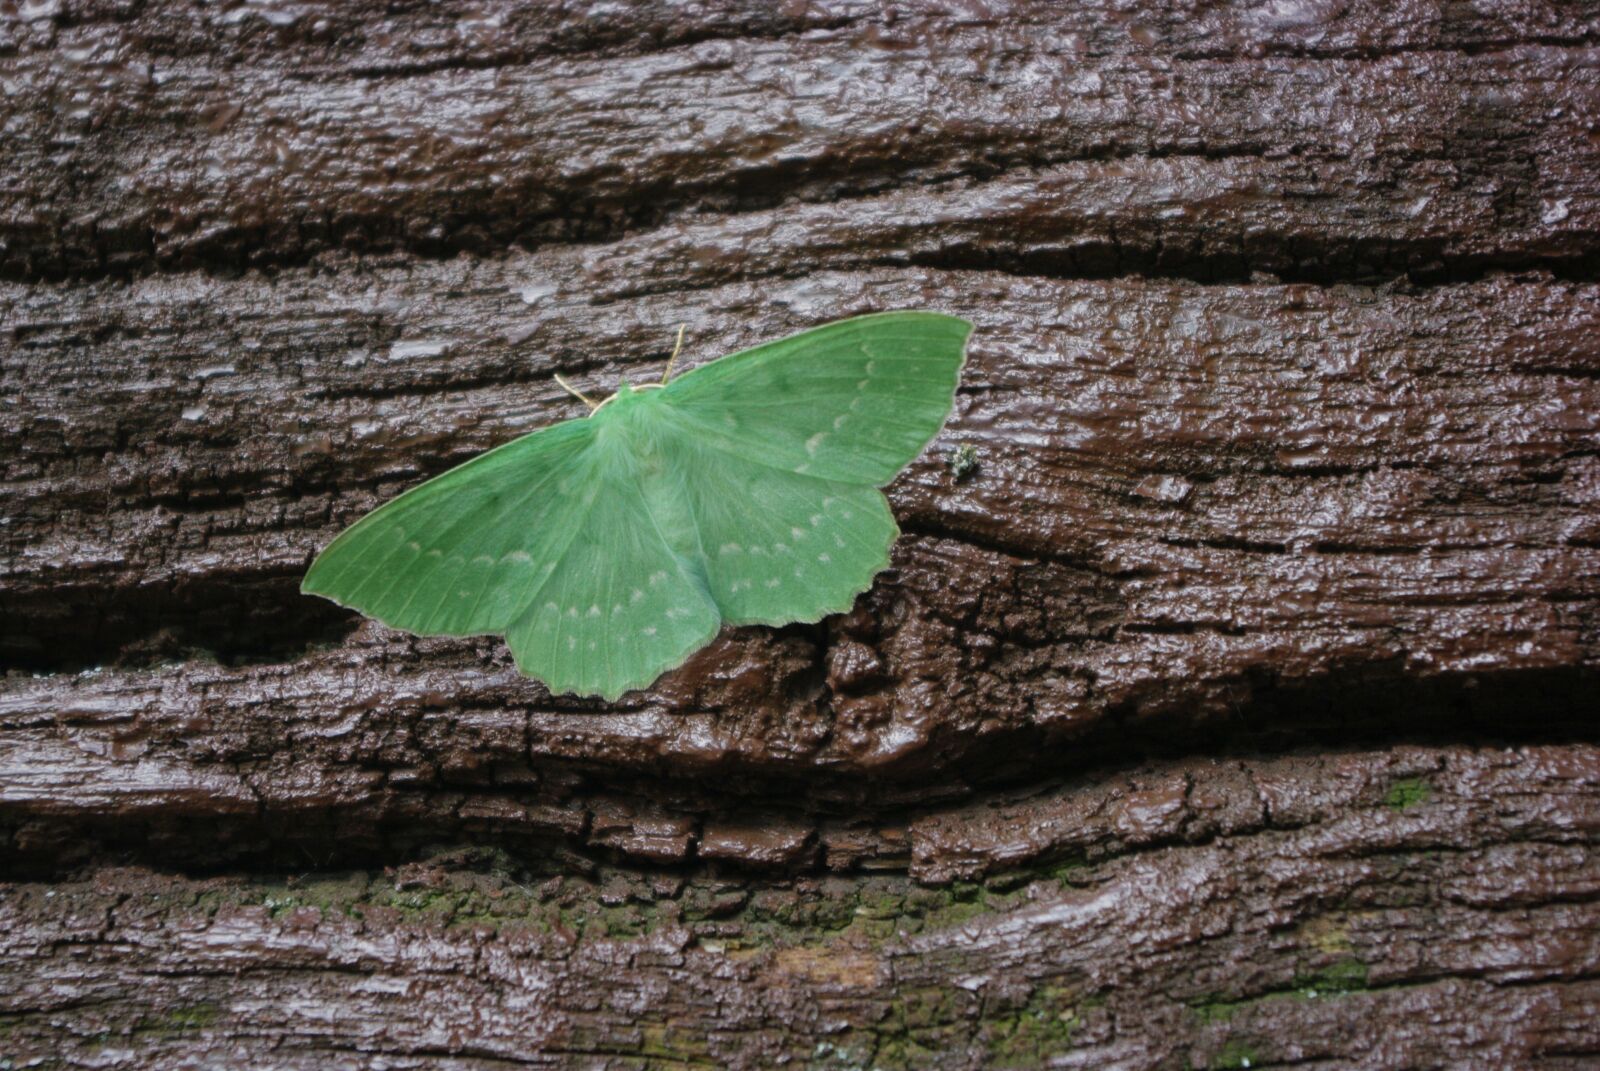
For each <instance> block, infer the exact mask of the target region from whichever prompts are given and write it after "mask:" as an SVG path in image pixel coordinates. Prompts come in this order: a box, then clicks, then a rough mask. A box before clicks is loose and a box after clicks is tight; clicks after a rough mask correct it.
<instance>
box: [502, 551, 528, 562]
mask: <svg viewBox="0 0 1600 1071" xmlns="http://www.w3.org/2000/svg"><path fill="white" fill-rule="evenodd" d="M500 560H501V561H503V562H517V563H518V564H526V563H527V562H531V561H533V559H532V558H530V557H529V556H528V552H527V551H525V550H514V551H512V552H511V553H510V554H507V555H506V556H505V557H504V558H501V559H500Z"/></svg>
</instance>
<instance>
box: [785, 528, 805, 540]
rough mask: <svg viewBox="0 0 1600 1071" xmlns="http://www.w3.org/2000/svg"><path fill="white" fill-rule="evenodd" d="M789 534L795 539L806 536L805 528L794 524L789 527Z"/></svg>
mask: <svg viewBox="0 0 1600 1071" xmlns="http://www.w3.org/2000/svg"><path fill="white" fill-rule="evenodd" d="M789 534H790V535H791V536H793V537H794V538H796V539H804V538H805V537H806V530H805V529H804V528H801V527H800V526H799V525H795V526H794V527H792V528H790V529H789Z"/></svg>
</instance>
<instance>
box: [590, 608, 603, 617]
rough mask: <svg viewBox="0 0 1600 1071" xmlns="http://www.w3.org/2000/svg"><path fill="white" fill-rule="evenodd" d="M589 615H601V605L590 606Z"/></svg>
mask: <svg viewBox="0 0 1600 1071" xmlns="http://www.w3.org/2000/svg"><path fill="white" fill-rule="evenodd" d="M589 616H590V617H599V616H600V607H598V606H591V607H589Z"/></svg>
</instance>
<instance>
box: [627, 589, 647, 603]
mask: <svg viewBox="0 0 1600 1071" xmlns="http://www.w3.org/2000/svg"><path fill="white" fill-rule="evenodd" d="M642 598H644V589H643V588H634V589H633V594H632V595H629V596H628V601H629V602H638V601H639V600H640V599H642Z"/></svg>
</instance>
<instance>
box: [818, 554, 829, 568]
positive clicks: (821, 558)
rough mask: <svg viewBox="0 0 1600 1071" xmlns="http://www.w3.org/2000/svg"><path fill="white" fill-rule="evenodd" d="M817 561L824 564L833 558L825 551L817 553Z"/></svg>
mask: <svg viewBox="0 0 1600 1071" xmlns="http://www.w3.org/2000/svg"><path fill="white" fill-rule="evenodd" d="M817 561H819V562H822V563H823V564H824V565H826V564H827V563H828V562H831V561H833V559H832V558H831V557H829V556H828V555H827V554H826V553H823V554H818V555H817Z"/></svg>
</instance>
